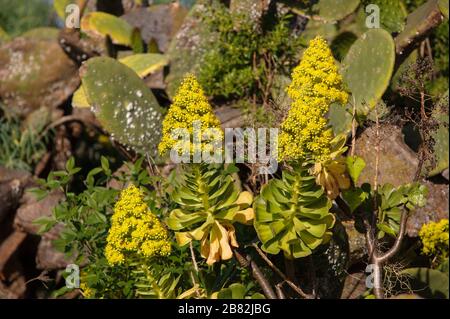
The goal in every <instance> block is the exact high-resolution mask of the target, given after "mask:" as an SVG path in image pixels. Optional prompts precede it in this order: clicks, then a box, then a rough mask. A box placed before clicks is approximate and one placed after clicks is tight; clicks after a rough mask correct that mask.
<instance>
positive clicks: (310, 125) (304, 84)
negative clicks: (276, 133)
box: [279, 36, 348, 160]
mask: <svg viewBox="0 0 450 319" xmlns="http://www.w3.org/2000/svg"><path fill="white" fill-rule="evenodd" d="M287 93H288V95H289V97H290V98H291V99H292V105H291V109H290V110H289V113H288V116H287V118H286V120H285V121H284V122H283V123H282V125H281V134H280V138H279V158H280V160H303V159H306V158H309V157H311V158H313V159H315V160H325V159H327V158H328V156H329V154H330V142H331V140H332V138H333V133H332V131H331V129H330V128H329V127H328V121H327V119H326V118H325V115H326V113H327V112H328V110H329V107H330V104H331V103H334V102H336V103H341V104H345V103H346V102H347V99H348V94H347V93H346V92H345V91H344V90H343V88H342V77H341V75H340V74H339V72H338V67H337V65H336V64H335V62H334V58H333V55H332V54H331V50H330V48H329V47H328V45H327V43H326V41H325V40H324V39H323V38H321V37H320V36H318V37H316V38H315V39H313V40H311V41H310V43H309V47H308V48H307V49H306V50H305V52H304V54H303V58H302V60H301V62H300V64H299V65H298V66H297V67H296V68H295V69H294V72H293V74H292V83H291V84H290V85H289V87H288V88H287Z"/></svg>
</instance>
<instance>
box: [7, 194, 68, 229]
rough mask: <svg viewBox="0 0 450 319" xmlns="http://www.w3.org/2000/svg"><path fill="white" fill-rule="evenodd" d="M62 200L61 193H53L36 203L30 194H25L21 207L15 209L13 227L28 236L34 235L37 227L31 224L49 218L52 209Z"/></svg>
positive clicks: (62, 195)
mask: <svg viewBox="0 0 450 319" xmlns="http://www.w3.org/2000/svg"><path fill="white" fill-rule="evenodd" d="M63 198H64V194H63V193H62V192H61V191H53V192H52V193H50V194H49V195H48V196H47V197H46V198H44V199H42V200H41V201H38V200H37V199H36V198H35V196H34V195H33V194H31V193H25V195H24V196H23V197H22V199H21V206H20V207H19V209H17V213H16V217H15V219H14V227H15V228H16V229H20V230H22V231H25V232H27V233H30V234H36V233H37V231H38V230H39V226H38V225H35V224H33V222H34V221H35V220H36V219H37V218H39V217H45V216H51V214H52V211H53V208H54V207H55V206H56V205H57V204H58V203H59V202H60V201H61V200H62V199H63Z"/></svg>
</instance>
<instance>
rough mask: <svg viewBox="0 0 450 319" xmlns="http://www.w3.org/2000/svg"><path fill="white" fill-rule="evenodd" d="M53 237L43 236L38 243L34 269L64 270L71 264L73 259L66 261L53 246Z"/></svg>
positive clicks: (62, 254)
mask: <svg viewBox="0 0 450 319" xmlns="http://www.w3.org/2000/svg"><path fill="white" fill-rule="evenodd" d="M54 239H55V238H53V236H51V237H50V236H47V235H44V236H43V237H42V239H41V241H40V242H39V245H38V249H37V254H36V268H37V269H46V270H56V269H63V268H66V266H67V265H68V264H71V263H73V261H74V258H71V259H70V260H69V259H67V258H66V257H65V255H64V253H62V252H59V251H57V250H56V248H55V247H54V246H53V240H54Z"/></svg>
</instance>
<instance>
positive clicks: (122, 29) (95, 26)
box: [81, 12, 133, 47]
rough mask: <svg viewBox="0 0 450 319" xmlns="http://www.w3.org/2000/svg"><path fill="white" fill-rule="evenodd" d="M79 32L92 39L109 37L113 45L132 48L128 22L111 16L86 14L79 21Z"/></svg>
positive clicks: (130, 28) (96, 13)
mask: <svg viewBox="0 0 450 319" xmlns="http://www.w3.org/2000/svg"><path fill="white" fill-rule="evenodd" d="M81 31H83V32H85V33H87V34H88V35H90V36H93V37H106V36H109V37H110V38H111V40H112V42H113V43H114V44H119V45H126V46H130V47H131V46H133V28H132V27H131V25H129V24H128V22H126V21H125V20H123V19H121V18H118V17H116V16H113V15H112V14H108V13H104V12H90V13H88V14H86V15H85V16H84V17H83V18H82V19H81Z"/></svg>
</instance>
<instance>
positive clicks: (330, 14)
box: [313, 0, 359, 22]
mask: <svg viewBox="0 0 450 319" xmlns="http://www.w3.org/2000/svg"><path fill="white" fill-rule="evenodd" d="M358 5H359V0H319V1H318V2H317V4H316V5H315V6H314V8H313V9H315V10H317V11H318V15H319V16H320V17H321V18H322V19H324V20H326V21H330V22H334V21H338V20H341V19H343V18H345V17H346V16H348V15H349V14H350V13H352V12H353V11H355V10H356V8H357V7H358Z"/></svg>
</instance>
